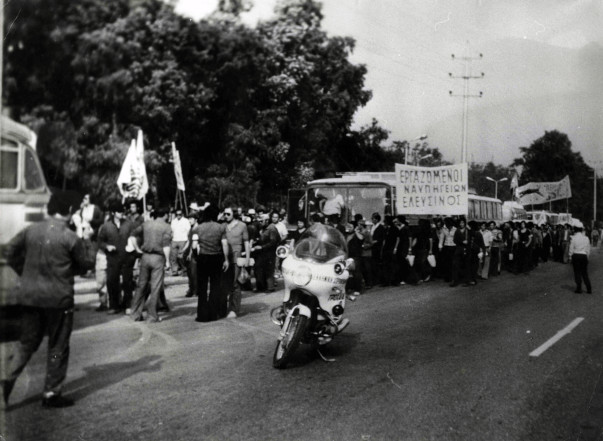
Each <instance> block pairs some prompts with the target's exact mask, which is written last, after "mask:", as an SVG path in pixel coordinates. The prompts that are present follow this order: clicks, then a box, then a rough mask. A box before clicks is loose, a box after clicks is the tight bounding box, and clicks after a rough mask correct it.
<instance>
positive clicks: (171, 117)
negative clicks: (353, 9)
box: [3, 0, 577, 205]
mask: <svg viewBox="0 0 603 441" xmlns="http://www.w3.org/2000/svg"><path fill="white" fill-rule="evenodd" d="M248 6H249V5H248V2H246V1H243V0H229V1H227V0H221V1H220V2H219V4H218V9H217V10H216V12H215V13H213V14H212V15H211V16H209V17H208V18H206V19H202V20H200V21H198V22H195V21H193V20H191V19H189V18H187V17H183V16H181V15H179V14H177V13H176V12H175V11H174V6H173V4H172V2H165V1H162V0H78V1H77V2H73V1H71V0H54V1H52V2H49V1H46V0H21V1H19V2H8V3H7V5H6V9H5V30H6V36H5V40H4V54H5V56H4V78H3V80H4V88H3V91H4V101H5V103H6V105H7V106H8V107H9V108H10V109H11V111H12V114H13V116H14V117H15V118H16V119H17V120H19V121H21V122H23V123H25V124H27V125H29V126H30V127H32V128H33V129H34V130H35V131H36V132H37V133H38V139H39V144H38V152H39V155H40V159H41V162H42V165H43V168H44V171H45V174H46V178H47V180H48V182H49V183H50V185H51V186H54V187H59V188H64V189H78V190H80V191H82V192H89V193H91V194H92V195H93V197H94V198H95V200H97V201H98V202H99V203H101V204H104V203H106V202H108V201H109V199H111V198H114V197H115V195H116V194H117V191H116V184H115V182H116V179H117V175H118V173H119V170H120V167H121V164H122V162H123V159H124V157H125V154H126V151H127V148H128V146H129V144H130V140H131V139H133V138H134V137H135V136H136V133H137V131H138V129H142V130H143V132H144V134H145V142H146V145H145V148H146V152H145V155H146V156H145V162H146V167H147V174H148V176H149V178H150V187H151V189H152V193H153V197H154V198H155V199H156V202H170V201H172V200H173V198H174V193H175V188H176V187H175V179H174V176H173V170H172V165H171V163H170V148H171V143H172V142H175V143H176V146H177V148H178V150H179V151H180V156H181V160H182V168H183V174H184V178H185V183H186V186H187V193H189V194H192V195H195V197H196V198H198V199H199V200H214V201H217V202H220V203H222V204H234V205H250V204H256V203H264V204H269V203H270V202H275V201H279V200H280V198H281V196H282V195H283V194H286V191H287V189H289V188H293V187H299V186H302V185H303V184H305V182H307V181H308V180H310V179H314V178H320V177H326V176H332V175H333V174H334V173H336V172H343V171H360V170H375V171H392V170H393V168H394V163H395V162H404V157H405V150H406V147H407V146H408V147H409V150H410V151H411V153H412V154H413V156H412V158H417V157H423V156H426V155H428V154H431V156H429V157H428V158H426V159H425V160H423V161H422V162H421V165H436V164H443V163H445V161H444V159H443V158H442V155H441V153H440V152H439V150H438V149H437V148H431V147H430V146H429V145H428V144H427V143H416V144H413V145H410V146H409V145H408V141H398V140H394V141H389V131H388V130H387V129H385V128H383V127H381V126H380V124H379V122H378V121H376V120H373V121H372V123H371V124H368V125H367V126H364V127H361V128H359V129H353V128H352V122H353V116H354V114H355V112H356V111H357V109H358V108H360V107H362V106H364V105H365V104H366V103H367V102H368V101H369V100H370V99H371V91H370V90H367V89H366V88H365V85H364V82H365V76H366V73H367V68H366V66H364V65H361V64H354V63H352V62H351V61H350V59H349V58H350V55H351V53H352V51H353V50H354V45H355V41H354V40H353V39H352V38H349V37H341V36H329V35H327V33H326V32H325V31H324V30H323V29H322V27H321V22H322V18H323V15H322V12H321V5H320V3H318V2H317V1H315V0H280V1H278V2H277V5H276V8H275V14H274V16H273V17H272V18H271V19H269V20H265V21H261V22H259V23H258V24H257V25H255V26H248V25H245V24H243V23H242V22H241V20H240V19H239V16H240V14H241V13H242V12H244V11H245V9H246V8H247V7H248ZM531 149H532V148H531V147H530V151H532V150H531ZM524 158H526V161H525V162H526V164H525V168H526V172H525V173H526V176H534V177H540V175H538V174H537V173H536V172H533V173H532V172H531V171H529V170H530V167H531V165H530V164H531V162H530V159H529V155H528V153H527V151H526V152H524ZM520 159H521V160H523V158H520ZM574 159H576V158H574ZM540 165H541V164H539V166H540ZM473 168H474V173H472V176H473V177H472V179H474V180H475V182H476V183H477V184H478V185H476V186H477V187H480V186H481V185H482V182H481V181H483V176H482V175H484V176H485V174H484V173H489V176H491V177H493V178H496V177H497V176H502V175H505V174H506V175H509V174H510V170H511V169H510V168H509V167H503V166H498V165H494V164H490V165H488V166H487V167H482V168H485V170H481V169H480V167H479V166H477V167H473ZM543 170H546V169H543ZM552 171H554V172H555V173H556V172H557V171H559V169H555V170H552ZM571 171H572V173H573V172H577V169H576V170H574V169H572V170H571ZM492 174H494V175H495V176H492ZM480 176H482V177H481V178H480ZM547 179H549V178H547ZM549 180H551V179H549ZM484 188H486V189H487V188H488V187H484ZM479 190H480V189H478V191H479ZM501 190H502V193H501ZM504 191H505V190H504V189H503V188H499V195H505V193H504ZM483 194H486V193H483ZM505 196H506V195H505Z"/></svg>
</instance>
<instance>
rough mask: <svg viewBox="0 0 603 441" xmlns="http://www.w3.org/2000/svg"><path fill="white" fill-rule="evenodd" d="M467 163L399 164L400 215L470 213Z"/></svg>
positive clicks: (397, 165) (397, 198)
mask: <svg viewBox="0 0 603 441" xmlns="http://www.w3.org/2000/svg"><path fill="white" fill-rule="evenodd" d="M468 198H469V191H468V171H467V164H455V165H447V166H442V167H414V166H410V165H404V164H396V209H397V212H398V213H399V214H416V215H442V216H450V215H464V216H466V215H467V212H468Z"/></svg>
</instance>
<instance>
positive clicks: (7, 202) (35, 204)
mask: <svg viewBox="0 0 603 441" xmlns="http://www.w3.org/2000/svg"><path fill="white" fill-rule="evenodd" d="M36 141H37V137H36V134H35V133H34V132H33V131H32V130H30V129H29V128H28V127H26V126H24V125H22V124H19V123H17V122H16V121H13V120H12V119H10V118H8V117H7V116H4V115H0V305H10V304H14V303H15V299H14V298H12V296H13V293H12V292H11V291H12V290H11V288H12V287H13V286H14V285H15V282H16V280H17V275H16V274H15V272H14V271H13V270H12V269H11V268H10V267H9V266H8V265H7V262H6V259H5V257H4V256H5V253H4V250H5V247H6V245H7V243H8V242H9V241H10V240H11V239H12V238H13V237H14V236H15V235H16V234H17V233H18V232H19V231H21V230H22V229H23V228H24V227H26V226H27V225H29V224H31V223H32V222H36V221H41V220H43V219H44V217H45V215H46V205H47V204H48V200H49V199H50V190H49V188H48V186H47V185H46V180H45V179H44V174H43V173H42V168H41V167H40V161H39V160H38V155H37V153H36Z"/></svg>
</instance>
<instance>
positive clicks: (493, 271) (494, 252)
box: [488, 247, 501, 276]
mask: <svg viewBox="0 0 603 441" xmlns="http://www.w3.org/2000/svg"><path fill="white" fill-rule="evenodd" d="M500 263H501V255H500V247H491V248H490V269H489V270H488V275H490V276H498V275H499V274H500Z"/></svg>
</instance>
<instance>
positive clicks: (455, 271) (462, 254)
mask: <svg viewBox="0 0 603 441" xmlns="http://www.w3.org/2000/svg"><path fill="white" fill-rule="evenodd" d="M468 253H469V251H467V250H464V249H463V248H461V247H457V249H456V250H455V252H454V257H453V259H452V283H454V284H457V283H459V282H461V281H463V282H468V281H469V271H470V270H469V255H468Z"/></svg>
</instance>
